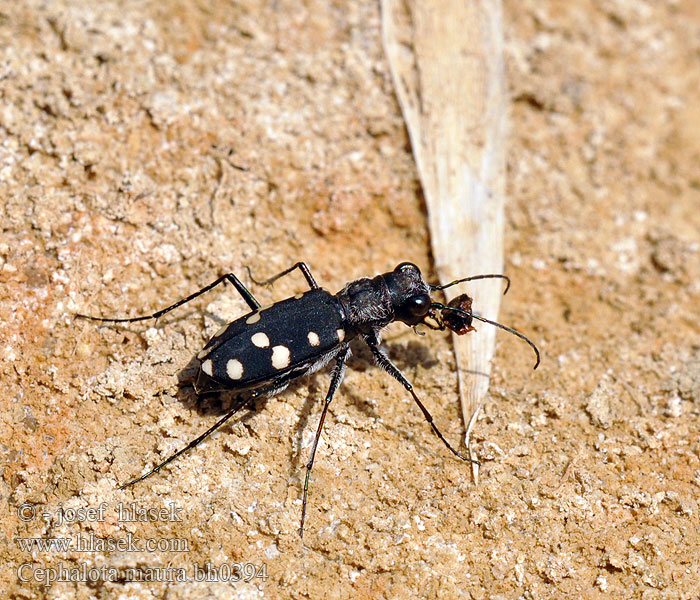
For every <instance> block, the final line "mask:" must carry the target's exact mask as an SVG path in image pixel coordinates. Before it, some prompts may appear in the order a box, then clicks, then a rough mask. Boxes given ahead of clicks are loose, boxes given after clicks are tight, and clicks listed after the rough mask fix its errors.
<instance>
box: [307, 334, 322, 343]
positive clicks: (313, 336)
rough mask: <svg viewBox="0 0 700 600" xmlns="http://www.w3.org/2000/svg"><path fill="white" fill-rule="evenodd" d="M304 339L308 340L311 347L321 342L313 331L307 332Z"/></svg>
mask: <svg viewBox="0 0 700 600" xmlns="http://www.w3.org/2000/svg"><path fill="white" fill-rule="evenodd" d="M306 337H308V338H309V344H311V345H312V346H318V345H319V344H320V343H321V340H320V339H319V337H318V333H316V332H315V331H309V335H307V336H306Z"/></svg>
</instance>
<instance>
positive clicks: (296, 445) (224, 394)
mask: <svg viewBox="0 0 700 600" xmlns="http://www.w3.org/2000/svg"><path fill="white" fill-rule="evenodd" d="M384 348H385V350H386V352H387V355H388V356H389V358H390V359H391V360H392V362H394V364H396V366H397V367H398V368H399V369H400V370H402V371H403V370H404V369H406V368H410V367H415V366H417V365H421V366H423V367H424V368H428V369H429V368H432V367H434V366H436V365H437V364H438V363H439V361H438V360H437V359H436V358H435V356H434V355H433V353H432V352H431V351H430V348H429V347H427V346H426V345H425V344H422V343H421V342H420V341H418V340H409V341H407V342H399V343H397V342H396V341H389V343H387V344H385V346H384ZM351 349H352V354H351V356H350V358H349V359H348V361H347V367H348V369H352V370H354V371H359V372H365V371H368V370H370V369H375V370H376V371H377V372H378V373H381V376H384V377H388V378H389V379H392V380H393V378H391V376H390V375H389V374H387V373H385V372H384V371H383V370H382V369H381V368H380V367H379V366H378V365H377V364H376V362H375V360H374V356H373V355H372V353H371V352H370V350H369V348H368V347H367V345H366V344H365V343H364V342H362V341H361V340H359V339H355V340H353V341H352V342H351ZM333 364H335V363H334V361H331V362H330V364H329V365H327V366H326V367H324V368H323V369H321V370H320V371H319V372H318V373H323V374H326V373H328V372H329V371H330V369H332V366H333ZM199 365H200V361H199V360H198V359H197V358H196V357H192V358H191V359H190V360H189V362H188V363H187V365H185V367H183V368H182V369H181V370H180V371H179V372H178V374H177V378H178V391H177V394H176V397H177V399H178V400H179V401H180V402H181V404H182V405H183V406H184V407H185V408H187V409H188V410H194V411H196V412H197V413H199V414H200V415H201V416H215V417H221V416H223V415H224V414H226V412H228V411H229V410H231V409H232V408H234V407H235V406H236V405H240V407H241V410H240V413H239V414H236V415H234V416H233V417H232V418H231V420H230V421H228V422H226V423H225V424H223V425H222V426H221V428H220V429H221V430H225V428H226V427H228V428H229V431H230V428H231V427H232V426H234V425H235V424H237V423H243V424H245V423H246V422H248V421H249V420H250V419H251V418H252V417H253V416H254V415H255V414H256V413H258V412H261V411H263V410H264V408H265V405H266V404H267V401H268V398H269V397H267V396H261V397H259V398H257V399H255V401H254V402H252V404H251V406H249V407H245V404H246V402H247V401H248V399H249V395H241V394H237V393H235V392H228V391H220V392H214V393H210V394H206V395H198V394H197V393H196V392H195V390H194V387H193V383H194V380H195V378H196V376H197V372H198V369H199ZM318 373H313V374H311V375H307V376H302V377H300V378H298V379H296V380H293V381H291V382H290V383H289V385H288V386H287V388H285V390H283V391H281V392H279V394H278V395H280V396H283V395H284V394H286V393H288V392H292V393H293V392H294V391H296V390H298V389H299V388H302V387H305V388H307V389H308V395H307V398H306V399H305V400H304V403H303V405H302V407H301V410H300V411H299V416H298V419H297V422H296V424H295V426H294V431H293V435H292V448H291V449H290V452H289V454H290V461H289V462H290V465H289V476H290V478H295V477H296V476H298V475H299V470H300V468H302V467H303V466H304V463H305V461H306V460H308V456H307V454H308V452H304V448H303V441H304V439H303V438H304V432H305V431H307V429H308V427H309V423H310V421H311V416H312V414H313V413H314V412H316V413H318V417H319V418H320V411H319V410H318V409H316V410H314V409H315V407H316V405H317V404H318V405H320V407H321V409H322V407H323V402H324V399H325V397H326V394H327V392H328V385H329V381H328V378H325V377H324V378H323V379H324V380H325V382H324V383H323V384H322V383H321V378H318V377H317V374H318ZM394 382H395V383H396V384H397V385H399V388H400V389H401V390H403V387H401V386H400V384H399V383H398V382H396V381H395V380H394ZM340 388H341V389H342V395H343V397H344V398H345V399H346V401H348V402H349V403H350V404H351V405H353V406H355V408H357V409H358V410H359V411H360V412H361V413H363V414H364V415H366V416H367V417H368V418H369V419H379V418H381V417H382V412H381V411H377V410H375V408H374V406H373V404H372V403H371V402H369V401H368V400H366V399H365V398H364V397H362V396H360V395H359V394H357V393H356V392H355V391H354V390H353V387H352V386H349V385H345V384H344V383H341V386H340ZM404 391H405V390H404ZM339 392H340V390H339V391H337V392H336V397H337V395H338V393H339ZM406 393H408V392H406ZM334 403H335V399H334ZM415 408H416V410H418V407H415ZM383 426H384V427H386V428H387V429H388V430H389V431H390V432H392V433H393V434H394V435H396V436H397V437H400V438H402V439H404V440H406V441H409V440H410V441H412V442H414V443H416V440H415V436H414V435H412V434H411V431H410V430H407V429H405V428H403V427H395V426H392V425H390V424H386V423H384V424H383ZM426 427H428V428H429V425H428V424H427V421H426ZM315 435H316V427H314V428H313V436H314V437H315ZM418 445H419V446H423V444H418ZM424 450H425V451H426V452H429V451H431V450H430V449H429V448H427V447H426V448H424ZM309 451H310V448H309ZM302 481H303V475H302Z"/></svg>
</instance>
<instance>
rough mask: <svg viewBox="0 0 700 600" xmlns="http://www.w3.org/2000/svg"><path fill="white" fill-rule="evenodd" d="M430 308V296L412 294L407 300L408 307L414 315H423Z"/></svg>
mask: <svg viewBox="0 0 700 600" xmlns="http://www.w3.org/2000/svg"><path fill="white" fill-rule="evenodd" d="M429 308H430V297H429V296H411V297H410V298H409V299H408V300H407V301H406V309H407V310H408V312H409V313H411V315H413V316H414V317H422V316H424V315H426V314H427V313H428V309H429Z"/></svg>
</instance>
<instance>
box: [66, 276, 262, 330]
mask: <svg viewBox="0 0 700 600" xmlns="http://www.w3.org/2000/svg"><path fill="white" fill-rule="evenodd" d="M224 281H228V282H229V283H230V284H231V285H232V286H233V287H234V288H236V291H237V292H238V293H239V294H240V295H241V296H242V297H243V300H245V301H246V304H247V305H248V306H249V307H250V308H251V310H257V309H258V308H260V302H258V301H257V300H256V299H255V296H253V294H251V293H250V291H249V290H248V288H247V287H246V286H244V285H243V284H242V283H241V281H240V280H239V279H238V277H236V276H235V275H234V274H233V273H227V274H226V275H222V276H221V277H219V278H218V279H217V280H216V281H214V282H213V283H210V284H209V285H207V286H205V287H203V288H202V289H201V290H199V291H198V292H195V293H194V294H190V295H189V296H187V298H183V299H182V300H178V301H177V302H176V303H175V304H172V305H170V306H168V307H167V308H164V309H163V310H159V311H158V312H155V313H153V314H152V315H146V316H144V317H130V318H125V319H105V318H103V317H91V316H89V315H82V314H76V315H75V316H76V317H80V318H81V319H89V320H90V321H106V322H109V323H135V322H136V321H145V320H147V319H158V318H159V317H162V316H163V315H164V314H166V313H169V312H170V311H171V310H173V309H175V308H177V307H178V306H182V305H183V304H187V303H188V302H190V301H191V300H194V299H195V298H197V297H198V296H201V295H202V294H204V293H206V292H208V291H209V290H211V289H213V288H215V287H216V286H217V285H219V284H220V283H222V282H224Z"/></svg>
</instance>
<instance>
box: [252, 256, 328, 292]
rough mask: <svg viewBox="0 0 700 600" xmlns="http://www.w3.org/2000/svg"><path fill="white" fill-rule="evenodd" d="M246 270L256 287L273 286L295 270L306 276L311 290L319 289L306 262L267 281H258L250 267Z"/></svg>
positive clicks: (293, 266) (295, 265) (294, 265)
mask: <svg viewBox="0 0 700 600" xmlns="http://www.w3.org/2000/svg"><path fill="white" fill-rule="evenodd" d="M246 269H248V276H249V277H250V279H251V281H252V282H253V283H254V284H256V285H265V286H268V285H272V284H273V283H274V282H275V281H277V280H278V279H279V278H280V277H284V276H285V275H287V274H288V273H291V272H292V271H293V270H294V269H299V270H300V271H301V272H302V274H303V275H304V279H306V282H307V283H308V284H309V288H310V289H312V290H317V289H318V284H317V283H316V280H315V279H314V276H313V275H312V274H311V271H309V267H308V266H307V265H306V263H305V262H298V263H295V264H293V265H292V266H291V267H289V268H288V269H285V270H284V271H282V272H281V273H277V275H273V276H272V277H270V278H269V279H265V281H258V280H256V279H255V277H253V273H251V271H250V267H248V266H246Z"/></svg>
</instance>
